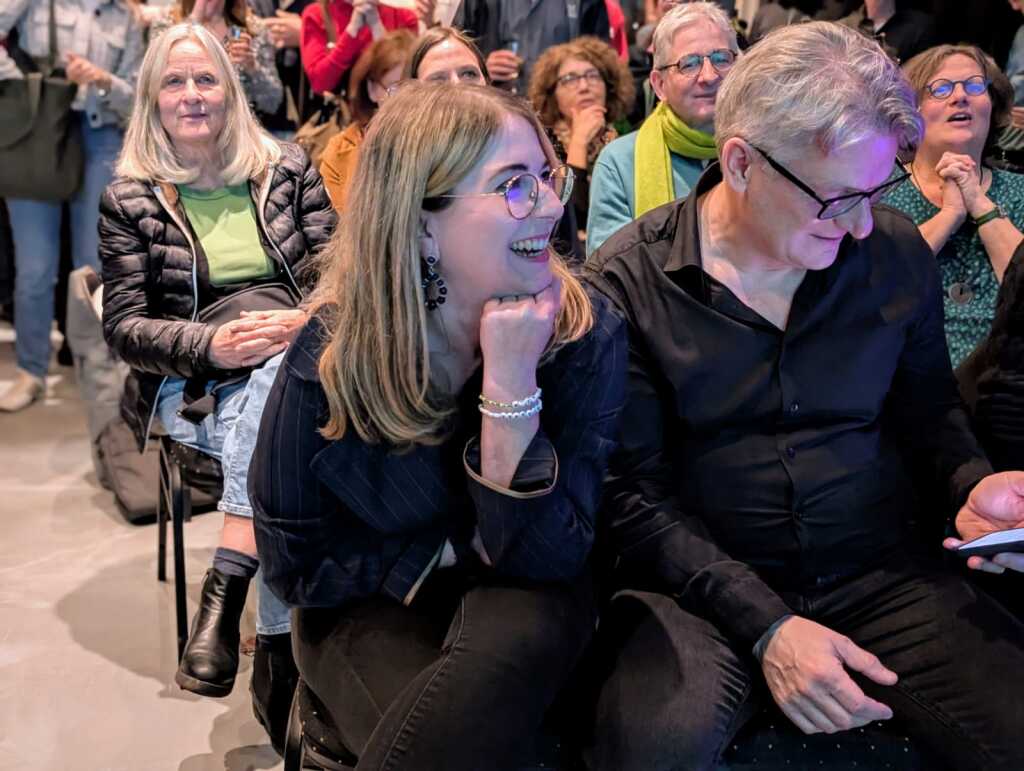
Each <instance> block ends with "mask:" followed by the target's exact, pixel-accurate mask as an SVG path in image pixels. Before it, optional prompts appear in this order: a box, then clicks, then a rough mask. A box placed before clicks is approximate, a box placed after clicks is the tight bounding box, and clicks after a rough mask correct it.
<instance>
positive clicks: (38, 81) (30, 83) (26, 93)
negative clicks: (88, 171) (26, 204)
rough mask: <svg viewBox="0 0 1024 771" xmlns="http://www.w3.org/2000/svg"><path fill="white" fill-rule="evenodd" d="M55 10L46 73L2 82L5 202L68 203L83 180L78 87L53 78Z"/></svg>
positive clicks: (1, 193) (0, 178) (1, 190)
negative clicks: (76, 101)
mask: <svg viewBox="0 0 1024 771" xmlns="http://www.w3.org/2000/svg"><path fill="white" fill-rule="evenodd" d="M53 6H54V0H50V56H49V62H48V65H49V66H48V70H47V72H46V73H41V72H32V73H27V74H26V75H25V77H24V78H23V79H20V80H18V79H15V80H2V81H0V198H31V199H35V200H40V201H63V200H66V199H68V198H70V197H71V196H72V195H74V193H75V191H76V190H78V187H79V185H80V184H81V182H82V161H83V159H82V136H81V129H80V128H79V124H78V120H77V119H76V117H75V115H74V114H73V113H72V111H71V103H72V101H74V98H75V93H76V91H77V88H78V87H77V86H76V85H75V84H74V83H72V82H70V81H69V80H67V79H66V78H63V77H56V76H55V75H54V74H53V73H54V57H55V55H56V49H57V29H56V24H55V21H54V7H53Z"/></svg>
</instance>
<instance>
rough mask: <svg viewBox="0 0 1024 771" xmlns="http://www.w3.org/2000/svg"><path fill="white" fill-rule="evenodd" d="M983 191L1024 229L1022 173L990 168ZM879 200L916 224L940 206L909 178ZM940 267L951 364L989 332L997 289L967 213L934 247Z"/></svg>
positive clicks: (989, 262)
mask: <svg viewBox="0 0 1024 771" xmlns="http://www.w3.org/2000/svg"><path fill="white" fill-rule="evenodd" d="M987 195H988V197H989V198H990V199H991V200H992V202H993V203H997V204H1000V205H1002V207H1003V208H1004V209H1006V213H1007V214H1008V215H1009V217H1010V220H1011V221H1012V222H1013V224H1014V225H1016V226H1017V227H1018V228H1022V229H1024V174H1013V173H1012V172H1009V171H1001V170H999V169H993V171H992V186H991V187H990V188H989V190H988V193H987ZM884 203H887V204H889V205H890V206H892V207H893V208H895V209H899V210H900V211H902V212H905V213H906V214H907V215H908V216H909V217H910V218H911V219H912V220H914V222H915V223H916V224H917V225H918V226H920V225H921V223H922V222H927V221H928V220H930V219H931V218H932V217H934V216H935V215H936V214H938V212H939V210H938V209H937V208H936V207H935V205H934V204H932V202H931V201H929V200H928V199H927V198H925V197H924V196H923V195H921V191H919V190H918V189H917V188H916V187H915V186H914V185H913V184H912V183H911V182H909V181H908V182H906V183H905V184H903V185H900V186H899V187H898V188H897V189H896V190H894V191H893V192H892V193H890V194H889V195H888V196H886V198H885V201H884ZM950 247H951V248H950ZM939 273H940V275H941V276H942V292H943V301H944V305H945V310H946V342H947V344H948V345H949V357H950V359H951V360H952V362H953V367H954V368H955V367H958V366H959V365H960V363H961V362H962V361H963V360H964V359H966V358H967V356H968V355H969V354H970V353H971V351H973V350H974V349H975V348H976V347H977V346H978V344H979V343H981V342H982V341H983V340H984V339H985V338H986V337H987V336H988V333H989V330H990V329H991V328H992V317H993V315H994V314H995V309H996V295H997V294H998V293H999V282H998V281H997V280H996V274H995V272H994V271H993V270H992V263H991V261H990V260H989V258H988V253H987V252H986V251H985V247H984V245H983V244H982V243H981V236H980V235H979V234H978V228H976V227H975V226H974V223H973V222H971V221H970V219H968V220H967V221H966V222H965V223H964V224H963V225H962V226H961V228H960V229H959V230H958V231H957V232H956V233H954V234H953V236H952V238H950V240H949V243H948V244H947V248H945V249H943V250H942V251H941V252H940V253H939Z"/></svg>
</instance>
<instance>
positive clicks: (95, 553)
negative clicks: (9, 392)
mask: <svg viewBox="0 0 1024 771" xmlns="http://www.w3.org/2000/svg"><path fill="white" fill-rule="evenodd" d="M13 374H14V346H13V343H12V334H11V332H10V328H9V327H8V326H2V325H0V388H4V387H5V386H6V384H7V383H8V382H9V381H10V379H11V377H12V376H13ZM219 526H220V522H219V519H218V516H217V515H216V514H215V513H213V514H204V515H201V516H197V517H195V518H194V519H193V520H192V521H191V522H190V523H187V524H186V534H185V542H186V547H187V563H186V564H187V567H186V575H187V578H188V588H189V612H190V615H191V613H192V612H193V610H194V607H195V602H196V598H197V596H198V593H199V583H200V581H201V579H202V576H203V572H204V570H205V569H206V567H207V566H208V565H209V562H210V559H211V557H212V554H213V549H214V547H215V545H216V542H217V535H218V531H219ZM250 599H252V598H250ZM252 629H253V623H252V613H251V603H250V610H249V611H248V612H247V613H246V618H245V619H244V628H243V636H246V635H247V634H249V635H251V634H252ZM175 664H176V662H175V641H174V602H173V584H172V583H170V582H168V583H167V584H161V583H158V582H157V580H156V528H155V526H154V525H152V524H149V525H142V526H137V525H131V524H128V523H127V522H126V521H125V520H124V519H123V518H122V517H121V515H120V514H119V513H118V510H117V507H116V505H115V504H114V500H113V496H112V495H111V494H110V493H109V492H107V491H105V490H103V489H102V488H101V487H100V486H99V485H98V484H97V482H96V476H95V474H94V473H93V469H92V463H91V461H90V458H89V447H88V435H87V432H86V424H85V413H84V410H83V407H82V403H81V401H80V400H79V398H78V395H77V391H76V388H75V382H74V374H73V371H72V370H71V369H68V368H64V367H58V366H56V365H54V366H53V367H52V368H51V377H50V382H49V384H48V396H47V398H46V400H45V402H43V403H37V404H36V405H33V406H32V407H30V408H29V409H27V410H24V411H23V412H21V413H17V414H14V415H8V414H4V413H0V771H57V770H58V769H59V770H60V771H215V770H216V771H221V770H222V769H224V770H227V771H248V770H250V769H280V768H282V764H281V762H280V759H279V758H278V757H277V755H276V754H275V753H274V751H273V749H271V747H270V744H269V741H268V739H267V737H266V734H265V733H264V732H263V729H262V728H261V727H260V725H259V724H258V723H257V722H256V721H255V719H254V718H253V716H252V711H251V707H250V701H249V690H248V688H249V671H250V668H251V659H249V658H247V657H243V659H242V667H241V670H242V671H241V672H240V673H239V677H238V680H237V681H236V684H235V690H234V692H233V693H232V694H231V696H229V697H228V698H226V699H208V698H201V697H198V696H194V695H192V694H190V693H187V692H185V691H182V690H180V689H179V688H178V686H177V685H175V683H174V670H175Z"/></svg>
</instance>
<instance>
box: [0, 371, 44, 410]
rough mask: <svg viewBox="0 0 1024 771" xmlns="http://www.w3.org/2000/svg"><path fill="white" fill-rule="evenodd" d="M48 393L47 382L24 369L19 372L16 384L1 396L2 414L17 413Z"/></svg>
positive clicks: (0, 407)
mask: <svg viewBox="0 0 1024 771" xmlns="http://www.w3.org/2000/svg"><path fill="white" fill-rule="evenodd" d="M44 393H46V382H45V381H44V380H43V379H42V378H39V377H36V376H35V375H30V374H29V373H27V372H26V371H25V370H23V369H19V370H18V374H17V375H16V376H15V379H14V383H12V384H11V387H10V388H8V389H7V390H6V391H4V393H3V395H2V396H0V412H17V411H18V410H23V409H25V408H26V407H28V406H29V405H30V404H31V403H32V402H34V401H35V400H36V399H39V398H41V397H42V396H43V394H44Z"/></svg>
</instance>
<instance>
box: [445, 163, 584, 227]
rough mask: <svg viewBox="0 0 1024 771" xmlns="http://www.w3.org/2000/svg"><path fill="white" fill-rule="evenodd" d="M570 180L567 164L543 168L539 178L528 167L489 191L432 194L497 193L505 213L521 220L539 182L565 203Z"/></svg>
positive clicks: (537, 194) (533, 206) (474, 195)
mask: <svg viewBox="0 0 1024 771" xmlns="http://www.w3.org/2000/svg"><path fill="white" fill-rule="evenodd" d="M574 180H575V176H574V175H573V171H572V169H571V168H570V167H569V166H565V165H562V166H556V167H555V168H553V169H551V170H550V171H545V172H543V173H542V174H541V176H540V178H539V179H538V178H537V176H536V175H534V174H531V173H530V172H528V171H527V172H523V173H522V174H516V175H515V176H514V177H512V178H511V179H510V180H508V181H507V182H505V183H504V184H503V185H502V186H501V187H500V188H498V189H497V190H495V191H494V192H493V193H464V194H462V195H455V194H454V193H446V194H445V195H438V196H433V197H434V198H483V197H485V196H491V195H501V196H504V197H505V208H507V209H508V213H509V214H511V215H512V217H513V218H514V219H517V220H524V219H526V218H527V217H529V216H530V215H531V214H533V210H534V209H536V208H537V202H538V201H539V200H540V189H541V187H540V186H541V185H542V184H543V185H547V186H548V187H549V188H550V189H551V190H553V191H554V193H555V195H556V196H558V200H559V201H560V202H561V203H562V204H563V205H565V204H566V203H568V202H569V196H571V195H572V184H573V181H574ZM427 200H430V199H427Z"/></svg>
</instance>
